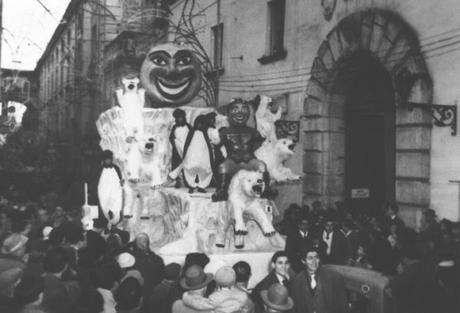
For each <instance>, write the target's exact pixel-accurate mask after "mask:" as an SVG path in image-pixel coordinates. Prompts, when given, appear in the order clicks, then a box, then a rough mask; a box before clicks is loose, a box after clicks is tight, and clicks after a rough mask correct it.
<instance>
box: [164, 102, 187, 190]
mask: <svg viewBox="0 0 460 313" xmlns="http://www.w3.org/2000/svg"><path fill="white" fill-rule="evenodd" d="M173 117H174V119H175V123H174V126H173V127H172V130H171V134H170V135H169V141H170V142H171V146H172V158H171V172H175V170H178V166H179V165H181V163H182V160H183V157H184V146H185V141H186V139H187V136H188V134H189V132H190V130H191V128H192V126H191V125H190V124H189V123H187V120H186V118H185V111H184V110H181V109H175V110H174V112H173ZM178 174H179V173H177V176H178ZM175 179H176V186H175V187H176V188H179V187H180V179H179V177H176V178H175Z"/></svg>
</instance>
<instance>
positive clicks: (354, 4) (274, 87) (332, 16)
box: [170, 0, 460, 227]
mask: <svg viewBox="0 0 460 313" xmlns="http://www.w3.org/2000/svg"><path fill="white" fill-rule="evenodd" d="M171 2H172V4H171V5H170V7H171V11H172V12H173V17H174V18H175V19H176V20H177V19H178V18H179V17H180V16H181V14H182V12H184V11H183V7H184V5H190V3H192V2H193V1H187V0H185V1H184V0H182V1H171ZM458 9H460V3H458V2H457V1H454V0H447V1H443V2H442V3H436V2H433V1H428V0H417V1H414V0H329V1H318V0H308V1H304V0H289V1H287V0H266V1H244V0H229V1H220V0H217V1H211V0H209V1H208V0H202V1H196V2H195V7H194V8H193V10H194V11H193V14H189V16H193V22H194V24H195V25H196V26H197V28H199V29H200V33H199V34H198V36H199V38H200V42H201V43H202V44H203V46H204V47H205V48H206V49H207V51H208V52H209V55H210V58H211V59H212V62H214V66H215V69H218V70H219V71H218V72H219V76H218V78H217V79H218V104H219V105H221V104H224V103H227V102H228V101H229V100H230V99H231V98H233V97H243V98H248V99H249V98H252V97H254V96H255V95H257V94H267V95H270V96H272V97H274V98H275V99H281V100H280V101H282V102H284V103H285V105H286V109H285V114H284V116H283V119H284V120H286V121H292V122H298V124H299V125H300V127H299V128H300V131H299V144H298V147H297V149H296V150H297V154H296V156H295V157H294V158H293V159H292V160H290V161H289V165H290V166H291V167H292V168H293V169H295V170H297V171H298V172H303V174H304V177H303V181H302V182H300V183H298V184H293V185H289V186H279V189H281V190H282V191H285V192H282V193H281V195H282V196H281V198H280V199H279V204H280V206H281V207H285V206H287V205H288V204H289V203H291V202H296V203H304V204H311V203H312V201H314V200H320V201H321V202H322V203H323V204H324V205H325V206H326V207H327V206H334V204H335V202H336V201H343V200H345V201H347V202H349V203H350V204H351V205H352V206H356V207H359V208H361V209H363V210H374V211H375V213H381V212H382V209H381V205H382V204H383V203H384V202H386V201H390V202H393V201H394V202H396V203H397V204H398V205H399V207H400V215H402V217H403V218H404V219H405V221H406V222H407V223H408V224H409V225H411V226H414V227H417V226H419V223H420V217H421V212H422V209H424V208H429V207H430V208H433V209H434V210H435V211H436V212H437V214H438V216H439V217H440V218H450V219H453V220H457V219H458V218H459V205H460V203H459V188H458V185H457V184H456V183H455V182H452V181H455V180H458V179H460V162H456V160H457V155H459V152H460V137H459V135H458V134H456V133H455V132H456V128H457V119H456V101H457V99H458V97H459V94H460V92H459V89H458V86H457V84H456V82H457V80H458V75H459V74H458V73H459V72H460V71H459V68H460V62H458V61H456V60H457V59H458V57H459V56H460V51H459V48H460V45H459V44H458V36H459V33H458V27H457V26H458V23H457V18H456V16H455V13H454V12H457V10H458ZM440 21H442V22H440Z"/></svg>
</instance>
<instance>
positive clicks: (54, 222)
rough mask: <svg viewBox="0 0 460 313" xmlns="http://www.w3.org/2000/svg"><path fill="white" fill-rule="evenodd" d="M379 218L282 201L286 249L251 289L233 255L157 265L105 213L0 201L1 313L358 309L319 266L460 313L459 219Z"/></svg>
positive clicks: (401, 298)
mask: <svg viewBox="0 0 460 313" xmlns="http://www.w3.org/2000/svg"><path fill="white" fill-rule="evenodd" d="M384 211H385V213H386V214H385V216H372V215H369V214H364V213H362V212H357V211H356V212H355V211H353V210H350V209H349V208H346V207H345V205H344V204H343V203H341V202H338V203H336V207H335V208H329V209H325V208H323V207H322V205H321V203H320V202H318V201H316V202H314V203H313V204H312V206H311V208H310V207H307V206H305V207H300V206H298V205H295V204H292V205H290V206H289V207H288V208H286V210H285V211H284V217H283V219H282V220H281V221H280V222H279V223H277V224H276V227H277V229H278V231H279V232H280V233H281V234H283V235H285V236H286V247H285V250H284V251H278V252H276V253H274V254H273V257H272V259H271V262H270V264H269V266H270V269H271V271H270V273H269V274H268V275H267V276H266V277H265V278H264V279H262V280H261V281H259V282H256V284H254V285H255V287H254V288H251V289H249V288H248V286H249V285H248V284H249V281H250V279H251V266H250V265H249V264H248V263H247V262H245V261H243V260H242V261H239V262H237V263H235V264H220V263H219V262H217V261H215V262H214V261H211V262H210V258H209V257H208V256H207V255H206V254H203V253H198V252H197V253H190V254H188V255H187V256H186V257H185V259H184V262H183V264H178V263H170V264H164V261H163V259H162V258H161V257H160V256H159V255H157V254H155V253H154V252H153V251H152V250H151V249H150V242H149V237H148V236H147V235H146V234H144V233H141V234H139V235H137V236H136V237H135V238H130V234H129V233H128V232H126V231H124V230H122V229H118V228H116V227H109V225H108V223H107V219H105V218H104V217H103V216H100V217H99V218H98V219H95V220H94V227H93V229H92V230H89V231H84V230H83V228H82V225H81V216H80V212H79V210H78V208H77V209H65V208H63V207H62V206H60V205H57V204H56V203H53V201H49V199H42V201H41V202H34V203H20V202H17V201H11V200H9V199H6V198H3V197H1V198H0V247H1V250H0V312H5V313H6V312H18V313H19V312H22V313H25V312H36V313H38V312H44V313H60V312H76V313H83V312H88V313H93V312H94V313H100V312H104V313H115V312H119V313H121V312H123V313H126V312H130V313H137V312H139V313H143V312H151V313H154V312H158V313H163V312H168V313H169V312H173V313H183V312H184V313H185V312H187V313H188V312H203V313H206V312H209V313H233V312H255V313H262V312H294V313H301V312H302V313H304V312H307V313H310V312H311V313H313V312H317V313H322V312H337V313H342V312H366V298H365V297H364V296H362V295H356V294H350V292H349V291H347V289H346V287H345V281H344V279H343V277H341V275H337V273H335V272H332V271H327V270H325V269H327V267H324V266H323V264H336V265H347V266H354V267H360V268H364V269H368V270H373V271H378V272H381V273H383V274H384V275H386V276H387V277H389V278H390V280H389V281H390V283H389V285H388V288H387V290H386V292H387V293H388V295H389V296H390V297H391V298H392V299H394V301H393V302H394V308H393V309H394V310H393V312H401V313H406V312H407V313H410V312H414V313H415V312H417V313H419V312H427V313H428V312H458V310H459V307H458V301H459V300H458V297H457V295H458V294H459V281H460V271H459V267H460V223H458V222H457V223H455V222H451V221H448V220H441V221H438V219H437V218H436V215H435V213H434V211H433V210H429V209H427V210H425V211H424V214H423V219H422V227H421V229H420V231H419V232H415V231H414V230H412V229H410V228H409V227H406V225H405V224H404V222H403V221H402V220H401V218H400V217H399V216H398V207H397V206H396V205H394V204H388V205H387V206H386V207H385V210H384ZM216 262H217V263H216Z"/></svg>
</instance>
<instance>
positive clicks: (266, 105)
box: [254, 96, 282, 141]
mask: <svg viewBox="0 0 460 313" xmlns="http://www.w3.org/2000/svg"><path fill="white" fill-rule="evenodd" d="M254 101H255V102H256V106H257V109H256V112H255V117H256V122H257V130H258V131H259V133H260V134H261V135H262V137H264V138H265V139H266V140H267V141H276V139H277V138H276V128H275V122H276V121H277V120H279V119H280V118H281V114H282V109H281V107H280V106H278V109H277V110H276V112H275V113H272V110H271V106H272V103H273V99H272V98H270V97H267V96H257V97H256V98H255V100H254ZM257 102H258V104H257Z"/></svg>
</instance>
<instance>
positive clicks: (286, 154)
mask: <svg viewBox="0 0 460 313" xmlns="http://www.w3.org/2000/svg"><path fill="white" fill-rule="evenodd" d="M294 148H295V143H294V141H293V140H292V139H289V138H282V139H278V141H277V142H276V144H275V150H276V155H277V156H278V157H279V158H280V160H282V161H285V160H287V159H289V158H290V157H291V156H292V155H293V154H294Z"/></svg>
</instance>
